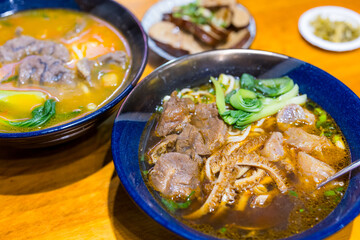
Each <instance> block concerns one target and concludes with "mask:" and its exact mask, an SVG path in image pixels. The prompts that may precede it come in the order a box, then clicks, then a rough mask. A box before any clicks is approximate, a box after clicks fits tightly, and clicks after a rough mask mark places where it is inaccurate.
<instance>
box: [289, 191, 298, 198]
mask: <svg viewBox="0 0 360 240" xmlns="http://www.w3.org/2000/svg"><path fill="white" fill-rule="evenodd" d="M289 195H291V196H293V197H298V194H297V192H295V191H293V190H290V191H289Z"/></svg>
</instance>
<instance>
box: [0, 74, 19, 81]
mask: <svg viewBox="0 0 360 240" xmlns="http://www.w3.org/2000/svg"><path fill="white" fill-rule="evenodd" d="M18 78H19V76H18V75H14V76H11V77H9V78H8V79H3V80H2V81H1V83H8V82H12V81H16V80H18Z"/></svg>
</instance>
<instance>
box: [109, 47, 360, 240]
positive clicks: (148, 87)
mask: <svg viewBox="0 0 360 240" xmlns="http://www.w3.org/2000/svg"><path fill="white" fill-rule="evenodd" d="M245 72H246V73H250V74H252V75H254V76H256V77H259V78H260V77H261V78H271V77H280V76H284V75H288V76H290V77H291V78H292V79H294V81H295V82H296V83H297V84H298V85H299V86H300V91H301V92H302V93H306V94H308V97H309V98H311V99H312V100H314V101H315V102H317V103H318V104H320V106H321V107H323V108H324V109H325V110H326V111H327V112H328V113H329V114H331V116H332V117H333V118H334V119H335V121H336V122H337V124H338V125H339V127H340V128H341V130H342V132H343V133H344V135H345V137H346V140H347V142H348V144H349V146H350V151H351V157H352V161H355V160H356V159H359V158H360V147H359V144H360V118H359V116H360V99H359V98H358V97H357V96H356V95H355V94H354V93H353V92H352V91H351V90H350V89H349V88H347V87H346V86H345V85H344V84H343V83H341V82H340V81H339V80H337V79H336V78H334V77H333V76H331V75H329V74H328V73H326V72H324V71H322V70H321V69H319V68H317V67H314V66H313V65H310V64H308V63H305V62H302V61H300V60H297V59H294V58H291V57H287V56H284V55H279V54H275V53H270V52H264V51H256V50H244V49H240V50H219V51H210V52H205V53H200V54H196V55H191V56H187V57H183V58H180V59H177V60H175V61H171V62H168V63H166V64H165V65H162V66H161V67H159V68H158V69H156V70H155V71H154V72H152V73H151V74H150V75H149V76H147V77H146V78H145V79H144V80H143V81H141V82H140V83H139V84H138V85H137V86H136V87H135V88H134V89H133V91H132V92H131V93H130V94H129V96H128V97H127V98H126V100H125V101H124V103H123V105H122V107H121V109H120V111H119V113H118V115H117V117H116V120H115V124H114V128H113V133H112V154H113V159H114V163H115V167H116V171H117V173H118V175H119V177H120V180H121V182H122V184H123V185H124V187H125V188H126V190H127V192H128V193H129V195H130V196H131V197H132V198H133V199H134V201H135V202H136V203H137V204H138V205H139V206H140V208H141V209H142V210H143V211H144V212H146V213H147V214H148V215H149V216H150V217H152V218H153V219H154V220H155V221H157V222H158V223H159V224H161V225H163V226H164V227H166V228H167V229H169V230H171V231H173V232H175V233H177V234H178V235H180V236H182V237H185V238H188V239H215V238H214V237H212V236H209V235H205V234H203V233H201V232H198V231H196V230H194V229H192V228H190V227H189V226H187V225H185V224H183V223H182V222H180V221H179V220H177V219H176V218H174V217H173V216H172V215H170V214H169V213H168V212H167V211H166V210H165V209H164V208H163V207H162V205H161V204H159V202H158V201H157V200H155V198H154V197H153V195H152V194H151V193H150V192H149V190H148V188H147V187H146V185H145V183H144V181H143V178H142V175H141V173H140V165H139V152H141V151H143V150H142V149H139V147H140V148H141V147H142V145H141V144H140V143H141V140H140V137H141V135H142V133H143V130H144V128H145V125H146V123H147V121H148V120H149V117H150V116H151V114H152V112H154V110H155V106H156V105H159V104H160V102H161V99H162V98H163V97H164V96H165V95H169V94H170V93H171V92H172V91H173V90H174V89H176V88H178V89H181V88H184V87H189V86H197V85H200V84H203V83H206V82H207V81H208V79H209V77H210V76H218V75H219V74H220V73H228V74H232V75H237V76H239V75H241V74H242V73H245ZM359 186H360V171H353V172H352V176H351V180H350V184H349V187H348V190H347V191H346V194H345V196H344V198H343V199H342V201H341V202H340V204H339V205H338V206H337V208H336V209H335V210H334V211H333V212H332V213H331V214H330V215H329V216H328V217H327V218H325V219H324V220H323V221H321V222H320V223H319V224H317V225H316V226H314V227H313V228H311V229H309V230H307V231H305V232H303V233H301V234H297V235H294V236H292V237H289V238H287V239H311V240H315V239H323V238H325V237H327V236H330V235H331V234H333V233H335V232H336V231H338V230H340V229H341V228H343V227H344V226H345V225H346V224H348V223H349V222H350V221H351V220H353V219H354V218H355V217H356V216H357V215H358V214H359V213H360V187H359Z"/></svg>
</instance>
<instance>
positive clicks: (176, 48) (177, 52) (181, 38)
mask: <svg viewBox="0 0 360 240" xmlns="http://www.w3.org/2000/svg"><path fill="white" fill-rule="evenodd" d="M149 36H150V37H151V38H152V39H153V40H154V41H155V43H156V44H157V45H158V46H159V47H160V48H162V49H164V50H165V51H166V52H168V53H170V54H172V55H174V56H176V57H180V56H183V55H185V54H193V53H198V52H202V51H206V50H208V49H209V48H207V47H204V46H201V45H200V44H199V43H198V42H197V41H196V40H195V38H194V37H193V36H192V35H191V34H188V33H184V32H183V31H181V30H180V29H179V28H178V27H177V26H176V25H175V24H173V23H171V22H166V21H161V22H158V23H155V24H154V25H152V26H151V28H150V29H149Z"/></svg>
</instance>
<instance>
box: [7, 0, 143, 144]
mask: <svg viewBox="0 0 360 240" xmlns="http://www.w3.org/2000/svg"><path fill="white" fill-rule="evenodd" d="M37 8H65V9H72V10H77V11H82V12H87V13H90V14H92V15H95V16H97V17H99V18H101V19H104V20H105V21H107V22H109V23H111V24H112V25H113V26H114V27H115V28H117V29H118V30H119V31H120V32H121V33H122V34H123V36H124V37H125V39H126V40H127V42H128V43H129V46H130V52H131V59H132V66H131V69H130V71H129V74H128V76H127V78H126V80H125V83H124V84H123V85H122V87H121V89H120V90H119V91H118V94H117V95H115V96H114V97H113V98H112V99H111V100H110V101H109V102H108V103H107V104H106V105H105V106H103V107H101V108H100V109H98V110H96V111H95V112H93V113H90V114H89V115H86V116H85V117H82V118H80V119H77V120H74V121H72V122H69V123H66V124H63V125H59V126H56V127H51V128H47V129H43V130H39V131H33V132H24V133H0V146H14V147H22V148H38V147H45V146H49V145H55V144H59V143H63V142H66V141H69V140H73V139H75V138H77V137H79V136H81V135H83V134H85V133H87V132H89V131H91V130H94V127H97V126H99V124H100V123H102V122H103V121H104V120H106V119H107V118H108V117H109V116H110V115H111V114H112V113H114V112H115V111H116V110H117V107H119V105H120V101H121V100H122V99H123V98H124V97H125V96H126V95H127V94H128V93H129V92H130V91H131V89H132V88H133V87H134V86H135V85H136V83H137V82H138V80H139V78H140V77H141V74H142V73H143V71H144V68H145V65H146V62H147V56H148V45H147V35H146V34H145V33H144V31H143V29H142V27H141V24H140V22H139V21H138V19H137V18H136V17H135V16H134V15H133V14H132V13H131V12H130V11H129V10H128V9H126V8H125V7H124V6H122V5H121V4H119V3H117V2H115V1H112V0H31V1H30V0H28V1H24V0H11V1H10V0H6V1H4V0H0V17H4V16H8V15H11V14H13V13H16V12H18V11H22V10H29V9H37Z"/></svg>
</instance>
